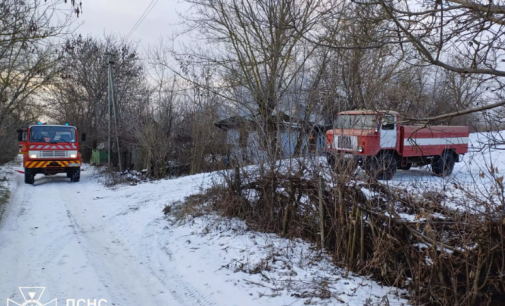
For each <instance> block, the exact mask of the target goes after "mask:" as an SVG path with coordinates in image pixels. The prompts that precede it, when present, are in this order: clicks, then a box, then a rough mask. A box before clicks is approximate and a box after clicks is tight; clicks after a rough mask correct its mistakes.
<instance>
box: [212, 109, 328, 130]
mask: <svg viewBox="0 0 505 306" xmlns="http://www.w3.org/2000/svg"><path fill="white" fill-rule="evenodd" d="M272 117H273V118H274V119H275V120H276V122H277V125H278V126H281V127H286V126H291V127H292V128H298V129H300V128H302V125H300V123H301V122H300V120H298V119H295V118H291V117H290V116H288V115H287V114H285V113H282V112H279V113H277V114H274V115H272ZM256 123H257V121H256V119H255V118H253V117H251V116H232V117H228V118H225V119H223V120H220V121H218V122H215V123H214V125H215V126H216V127H218V128H220V129H223V130H229V129H236V128H240V127H244V126H254V125H256ZM307 123H308V124H309V125H310V126H312V127H313V128H314V129H315V130H317V131H319V130H321V131H326V129H329V128H331V126H326V125H321V124H315V123H313V122H307Z"/></svg>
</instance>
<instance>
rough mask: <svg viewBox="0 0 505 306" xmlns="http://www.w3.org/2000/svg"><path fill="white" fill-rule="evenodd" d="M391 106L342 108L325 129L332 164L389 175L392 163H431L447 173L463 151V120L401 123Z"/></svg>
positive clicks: (392, 172)
mask: <svg viewBox="0 0 505 306" xmlns="http://www.w3.org/2000/svg"><path fill="white" fill-rule="evenodd" d="M400 119H401V118H400V115H399V113H397V112H393V111H366V110H356V111H346V112H341V113H339V114H338V115H337V118H336V120H335V123H334V128H333V129H331V130H328V131H327V132H326V152H327V160H328V163H329V164H330V165H331V166H332V167H335V166H339V167H342V166H346V167H347V168H350V169H355V168H356V167H357V166H358V165H359V166H361V168H363V169H364V170H365V171H366V172H367V173H368V174H369V175H370V176H373V177H376V178H377V179H384V180H390V179H392V178H393V176H394V175H395V173H396V170H397V169H401V170H409V169H410V167H412V166H419V167H420V166H425V165H431V169H432V172H433V173H434V174H436V175H439V176H447V175H450V174H451V173H452V171H453V168H454V164H455V163H456V162H459V161H461V159H460V157H461V155H463V154H465V153H467V152H468V136H469V134H470V128H469V127H468V126H424V125H402V124H401V121H400Z"/></svg>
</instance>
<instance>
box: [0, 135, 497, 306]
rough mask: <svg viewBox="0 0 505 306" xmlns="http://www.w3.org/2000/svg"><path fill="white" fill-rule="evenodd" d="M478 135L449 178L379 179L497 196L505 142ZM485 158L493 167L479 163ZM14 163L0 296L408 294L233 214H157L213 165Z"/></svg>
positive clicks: (262, 299)
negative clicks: (27, 166)
mask: <svg viewBox="0 0 505 306" xmlns="http://www.w3.org/2000/svg"><path fill="white" fill-rule="evenodd" d="M502 135H503V133H502ZM484 136H485V135H484V134H472V135H471V141H472V144H473V145H474V146H473V149H472V150H473V152H471V153H469V154H467V155H466V156H465V158H464V162H462V163H458V164H456V168H455V171H454V174H453V175H452V176H450V177H448V178H439V177H435V176H433V175H431V172H430V170H429V169H417V168H413V169H411V170H409V171H398V172H397V174H396V176H395V178H394V179H393V180H392V181H389V182H383V183H386V184H391V185H393V186H397V187H401V188H406V189H407V190H408V191H409V192H411V193H413V194H418V195H419V196H422V195H423V193H424V192H426V191H433V190H438V191H439V192H441V193H442V194H444V195H445V196H446V197H445V200H444V203H445V204H446V205H449V206H451V207H458V208H459V207H461V205H464V204H465V203H464V201H462V200H464V199H465V198H468V197H471V196H475V198H476V199H485V198H486V192H488V191H489V193H490V194H491V196H492V197H496V198H497V197H500V196H503V194H500V193H499V192H497V189H494V190H493V189H492V187H493V186H495V187H494V188H496V186H497V181H496V179H497V178H499V177H501V176H503V173H504V172H505V150H500V149H505V148H503V147H501V148H486V150H484V151H479V150H477V146H478V145H479V146H480V145H481V144H478V141H479V140H483V139H484ZM491 163H492V164H493V167H494V168H497V169H498V170H495V171H494V174H491V173H490V172H489V171H487V172H486V171H485V169H489V168H490V167H489V165H490V164H491ZM486 165H487V166H486ZM16 169H17V170H22V168H21V167H20V164H19V162H18V163H17V164H16V163H11V164H8V165H4V166H1V167H0V189H1V190H3V191H4V194H5V190H9V191H10V199H9V201H8V202H7V203H6V204H4V205H3V206H1V205H0V212H1V211H2V207H3V208H4V213H3V217H2V219H1V220H0V258H1V259H2V260H0V271H1V272H2V275H1V277H0V298H2V299H5V298H10V299H12V300H14V301H18V302H22V301H23V298H22V296H21V295H20V293H19V291H18V290H17V288H18V287H22V286H43V287H46V291H45V293H44V297H43V299H42V300H41V302H47V301H50V300H52V299H54V298H57V299H59V300H60V301H61V302H60V303H64V300H66V299H107V301H108V304H107V305H117V306H121V305H125V306H126V305H170V306H172V305H241V306H242V305H304V304H315V305H363V304H367V305H379V303H381V301H385V300H387V301H388V302H389V305H402V304H406V303H407V301H406V299H403V298H401V297H398V296H402V294H403V292H397V290H396V289H395V288H391V287H383V286H381V285H379V284H377V283H376V282H374V281H372V280H370V279H367V278H365V277H360V276H355V275H352V274H350V273H346V272H345V271H344V270H342V269H340V268H338V267H336V266H334V265H333V264H332V263H331V262H330V260H329V258H328V257H327V256H326V255H325V254H320V253H318V252H319V251H317V250H315V249H313V248H312V246H311V245H310V244H308V243H305V242H302V241H290V240H286V239H282V238H279V237H278V236H276V235H273V234H264V233H257V232H253V231H247V229H246V226H245V225H244V224H243V223H242V222H241V221H238V220H223V219H220V218H218V217H216V216H203V217H190V216H187V217H185V218H184V219H182V220H176V218H175V214H172V213H171V214H169V215H168V216H164V215H163V213H162V210H163V209H164V208H165V206H167V205H168V206H171V207H172V211H177V209H179V208H180V207H181V206H180V205H181V203H182V201H183V200H184V198H185V197H186V196H188V195H191V194H196V193H200V192H202V191H203V190H204V189H205V188H207V187H209V186H211V185H212V182H213V181H216V180H219V179H220V177H219V176H218V175H217V174H216V173H212V174H198V175H193V176H186V177H182V178H178V179H170V180H161V181H154V182H142V183H141V184H138V185H136V186H116V187H113V188H107V187H105V186H104V181H103V178H101V177H100V176H99V175H98V174H97V173H96V172H95V171H94V168H92V167H89V166H85V167H84V168H83V170H84V171H83V172H82V177H81V182H79V183H70V182H69V179H68V178H66V177H65V175H56V176H47V177H46V176H43V175H37V177H36V182H35V185H34V186H32V185H26V184H24V182H23V175H22V174H19V173H17V172H15V171H14V170H16ZM250 169H254V167H250ZM360 175H361V176H362V175H363V173H362V172H361V173H358V178H359V177H360ZM4 177H5V178H6V179H4ZM456 185H457V186H458V188H456V187H455V186H456ZM463 189H465V190H467V191H463ZM365 191H367V192H368V193H372V192H371V191H369V190H365ZM480 191H482V193H479V192H480ZM465 208H466V209H469V207H465ZM474 209H477V210H478V209H479V208H478V207H477V208H475V207H474Z"/></svg>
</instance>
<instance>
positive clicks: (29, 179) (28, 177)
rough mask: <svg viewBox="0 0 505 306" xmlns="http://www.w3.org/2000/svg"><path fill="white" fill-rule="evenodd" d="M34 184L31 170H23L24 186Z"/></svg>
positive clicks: (33, 174)
mask: <svg viewBox="0 0 505 306" xmlns="http://www.w3.org/2000/svg"><path fill="white" fill-rule="evenodd" d="M33 183H35V173H33V172H32V170H31V169H25V184H33Z"/></svg>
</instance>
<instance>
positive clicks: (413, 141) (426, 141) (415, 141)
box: [403, 137, 468, 147]
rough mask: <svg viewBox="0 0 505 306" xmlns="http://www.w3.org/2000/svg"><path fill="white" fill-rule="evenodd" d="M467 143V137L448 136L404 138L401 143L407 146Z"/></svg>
mask: <svg viewBox="0 0 505 306" xmlns="http://www.w3.org/2000/svg"><path fill="white" fill-rule="evenodd" d="M455 144H456V145H457V144H468V137H450V138H405V140H403V145H404V146H405V147H407V146H436V145H443V146H445V145H455Z"/></svg>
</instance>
